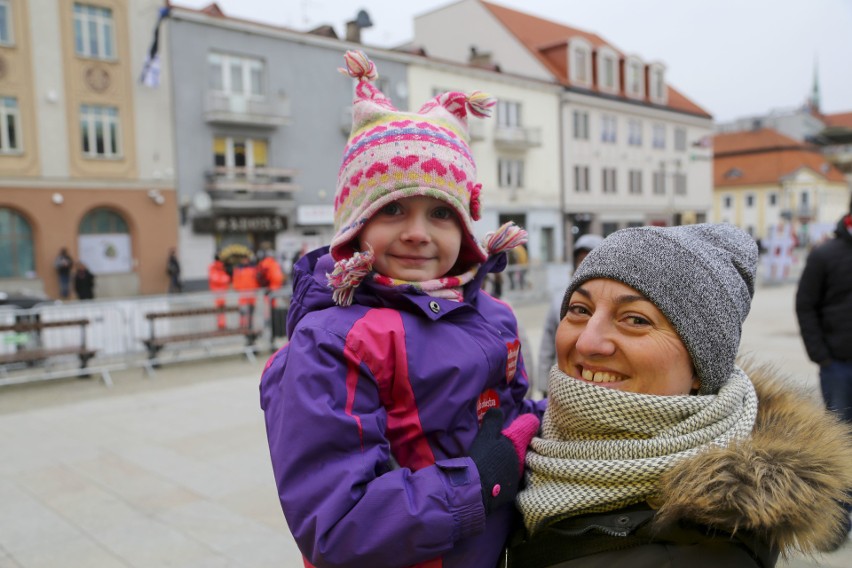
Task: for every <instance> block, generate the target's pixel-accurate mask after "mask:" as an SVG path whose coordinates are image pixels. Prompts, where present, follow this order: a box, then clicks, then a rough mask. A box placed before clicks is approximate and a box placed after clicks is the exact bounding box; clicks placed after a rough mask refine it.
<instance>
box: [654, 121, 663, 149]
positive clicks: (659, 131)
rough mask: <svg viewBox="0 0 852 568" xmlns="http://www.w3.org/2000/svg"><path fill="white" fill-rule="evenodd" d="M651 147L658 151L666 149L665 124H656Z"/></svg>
mask: <svg viewBox="0 0 852 568" xmlns="http://www.w3.org/2000/svg"><path fill="white" fill-rule="evenodd" d="M651 145H652V146H653V147H654V148H657V149H660V150H662V149H664V148H665V147H666V125H665V124H655V125H654V132H653V141H652V143H651Z"/></svg>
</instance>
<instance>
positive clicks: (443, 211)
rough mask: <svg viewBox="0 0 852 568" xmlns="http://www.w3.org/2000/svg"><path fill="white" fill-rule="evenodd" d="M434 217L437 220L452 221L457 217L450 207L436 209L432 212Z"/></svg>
mask: <svg viewBox="0 0 852 568" xmlns="http://www.w3.org/2000/svg"><path fill="white" fill-rule="evenodd" d="M432 216H433V217H435V218H436V219H443V220H446V219H452V218H453V217H454V216H455V211H453V210H452V209H451V208H450V207H436V208H435V209H434V210H433V211H432Z"/></svg>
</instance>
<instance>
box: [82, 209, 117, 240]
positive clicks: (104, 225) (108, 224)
mask: <svg viewBox="0 0 852 568" xmlns="http://www.w3.org/2000/svg"><path fill="white" fill-rule="evenodd" d="M127 232H128V231H127V223H126V222H125V221H124V218H123V217H122V216H121V215H119V214H118V213H116V212H115V211H112V210H111V209H94V210H92V211H90V212H89V213H87V214H86V216H85V217H83V221H81V222H80V234H81V235H103V234H106V233H127Z"/></svg>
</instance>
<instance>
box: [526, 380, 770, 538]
mask: <svg viewBox="0 0 852 568" xmlns="http://www.w3.org/2000/svg"><path fill="white" fill-rule="evenodd" d="M548 392H549V393H550V395H549V402H548V406H547V411H546V412H545V414H544V420H543V421H542V427H541V437H536V438H533V441H532V443H531V444H530V447H529V450H528V451H527V468H528V472H527V478H526V489H524V490H523V491H521V492H520V493H519V494H518V507H519V508H520V510H521V512H522V513H523V515H524V523H525V524H526V526H527V529H528V530H529V531H530V532H533V531H535V530H536V529H538V528H540V527H541V526H542V524H543V523H545V522H550V521H555V520H558V519H561V518H564V517H569V516H574V515H580V514H584V513H594V512H604V511H613V510H615V509H619V508H621V507H625V506H627V505H631V504H633V503H639V502H641V501H644V500H646V499H648V498H649V497H653V495H654V494H655V492H656V490H657V485H658V481H659V479H660V476H661V475H662V474H663V473H665V472H666V471H668V470H669V469H670V468H671V467H672V466H673V465H674V464H675V462H677V461H679V460H682V459H684V458H687V457H690V456H692V455H695V454H696V453H698V452H699V451H701V449H702V448H705V447H708V446H709V445H711V444H715V445H720V446H725V445H727V444H729V443H730V441H731V440H733V439H734V438H742V437H746V436H748V435H749V433H750V432H751V430H752V428H753V427H754V421H755V417H756V416H757V395H756V394H755V392H754V387H753V386H752V384H751V381H750V380H749V378H748V377H747V376H746V374H745V373H744V372H743V371H742V370H740V369H739V368H737V367H735V368H734V371H733V373H732V374H731V378H730V379H729V380H728V382H727V383H726V384H725V385H724V386H723V387H722V388H721V389H720V390H719V393H718V394H715V395H700V396H659V395H649V394H636V393H628V392H622V391H619V390H615V389H610V388H605V387H600V386H595V385H591V384H588V383H585V382H583V381H580V380H577V379H574V378H572V377H569V376H568V375H566V374H565V373H563V372H562V371H560V370H559V369H558V368H557V367H556V365H554V366H553V368H552V369H551V371H550V377H549V381H548Z"/></svg>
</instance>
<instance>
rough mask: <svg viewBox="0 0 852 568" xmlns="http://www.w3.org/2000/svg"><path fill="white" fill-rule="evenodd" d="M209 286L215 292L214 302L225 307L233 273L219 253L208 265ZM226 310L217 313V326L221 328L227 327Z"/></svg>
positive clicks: (217, 305) (220, 307)
mask: <svg viewBox="0 0 852 568" xmlns="http://www.w3.org/2000/svg"><path fill="white" fill-rule="evenodd" d="M207 287H208V288H209V289H210V291H211V292H213V302H214V304H215V305H216V307H217V308H219V309H222V308H224V307H225V302H226V298H225V294H226V292H227V291H228V288H230V287H231V275H230V274H228V271H227V269H226V268H225V263H224V262H222V260H221V258H219V254H218V253H217V254H216V255H214V256H213V262H211V263H210V265H209V266H208V267H207ZM225 315H226V314H225V312H224V311H223V312H220V313H218V314H216V326H217V327H218V328H219V329H225V328H226V327H227V318H226V317H225Z"/></svg>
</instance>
